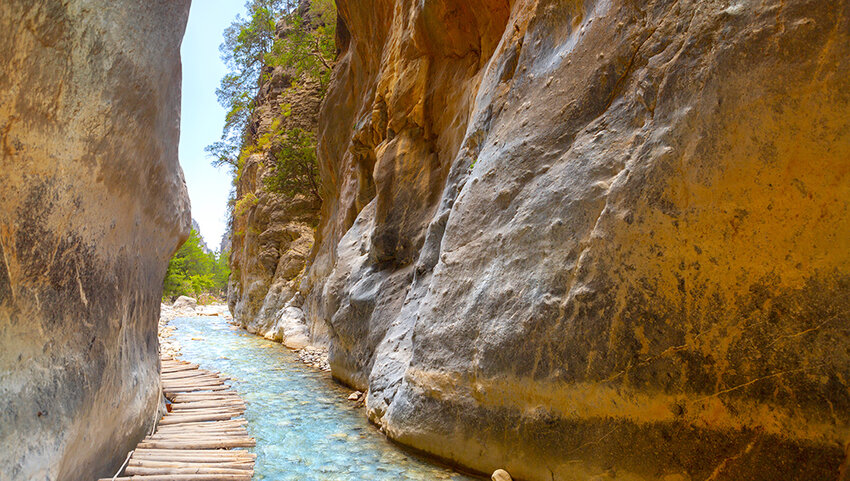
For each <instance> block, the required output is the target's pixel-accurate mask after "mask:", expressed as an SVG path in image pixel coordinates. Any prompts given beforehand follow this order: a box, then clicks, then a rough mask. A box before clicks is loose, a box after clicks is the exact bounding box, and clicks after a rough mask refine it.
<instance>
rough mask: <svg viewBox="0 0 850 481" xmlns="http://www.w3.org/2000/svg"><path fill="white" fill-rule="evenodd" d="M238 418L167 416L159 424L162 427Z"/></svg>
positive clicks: (234, 415) (211, 415) (217, 415)
mask: <svg viewBox="0 0 850 481" xmlns="http://www.w3.org/2000/svg"><path fill="white" fill-rule="evenodd" d="M236 416H238V414H232V413H227V414H202V415H197V416H165V417H164V418H162V420H161V421H160V422H159V424H160V425H161V426H167V425H169V424H181V423H195V422H201V421H224V420H227V419H231V418H233V417H236Z"/></svg>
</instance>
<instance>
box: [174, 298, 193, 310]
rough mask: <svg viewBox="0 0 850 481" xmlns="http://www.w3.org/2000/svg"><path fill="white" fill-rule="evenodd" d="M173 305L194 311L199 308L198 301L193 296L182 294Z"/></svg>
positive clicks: (176, 307) (180, 308)
mask: <svg viewBox="0 0 850 481" xmlns="http://www.w3.org/2000/svg"><path fill="white" fill-rule="evenodd" d="M171 307H173V308H174V309H177V310H180V311H187V310H189V311H194V310H195V309H197V308H198V301H197V300H196V299H195V298H193V297H189V296H180V297H178V298H177V300H175V301H174V304H172V305H171Z"/></svg>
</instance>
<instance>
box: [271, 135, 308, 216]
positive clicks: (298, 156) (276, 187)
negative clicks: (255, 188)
mask: <svg viewBox="0 0 850 481" xmlns="http://www.w3.org/2000/svg"><path fill="white" fill-rule="evenodd" d="M272 142H274V148H273V149H272V153H273V155H274V159H275V169H274V172H273V173H272V174H271V175H269V176H267V177H266V178H265V179H264V183H265V186H266V189H267V190H269V191H270V192H275V193H278V194H283V195H286V196H289V197H295V196H296V195H298V194H304V195H308V196H313V198H315V199H316V200H317V201H320V200H321V199H322V197H321V195H320V194H319V173H318V168H317V166H316V136H315V135H313V133H312V132H308V131H305V130H301V129H298V128H295V129H289V130H286V131H277V132H274V133H273V135H272Z"/></svg>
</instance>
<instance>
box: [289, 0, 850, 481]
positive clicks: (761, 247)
mask: <svg viewBox="0 0 850 481" xmlns="http://www.w3.org/2000/svg"><path fill="white" fill-rule="evenodd" d="M337 4H338V8H339V14H340V24H339V27H338V36H339V39H338V40H339V44H340V47H341V49H342V53H341V56H340V59H339V62H338V64H337V68H336V70H335V73H334V79H333V82H332V85H331V88H330V91H329V93H328V96H327V100H326V101H325V103H324V105H323V110H322V112H321V117H320V123H319V132H320V146H319V159H320V164H321V165H320V167H321V169H322V177H323V181H324V188H325V190H326V192H327V194H326V195H327V196H326V198H325V202H324V205H323V208H322V221H321V225H320V228H319V232H318V239H317V246H316V249H315V252H314V253H315V259H314V261H313V263H312V265H311V268H310V271H309V274H308V276H307V278H306V279H305V282H304V284H303V292H304V293H305V294H306V303H305V306H306V307H305V311H306V312H307V315H308V319H309V322H310V323H312V324H313V325H314V326H324V327H322V328H321V329H327V330H328V332H329V334H330V341H331V351H330V356H331V359H330V361H331V366H332V369H333V372H334V375H335V376H336V377H338V378H340V379H342V380H343V381H345V382H347V383H349V384H351V385H353V386H356V387H357V388H359V389H368V390H369V392H368V401H367V408H368V412H369V416H370V417H371V418H372V419H373V420H374V421H375V422H376V423H379V424H380V425H381V426H382V427H383V428H384V429H385V430H386V432H387V433H388V434H389V435H390V436H391V437H393V438H394V439H396V440H398V441H400V442H402V443H404V444H408V445H410V446H413V447H415V448H418V449H420V450H423V451H426V452H428V453H431V454H434V455H437V456H440V457H443V458H445V459H448V460H451V461H454V462H457V463H460V464H463V465H466V466H470V467H472V468H475V469H478V470H481V471H485V472H488V471H491V470H493V469H494V468H497V467H506V468H507V469H508V471H510V472H511V473H512V474H514V475H515V476H517V477H519V478H520V479H526V480H551V479H557V480H585V479H615V478H616V479H640V480H661V479H663V480H668V481H669V480H690V479H712V480H719V479H735V480H756V479H796V480H811V479H842V478H841V477H842V476H844V477H846V476H848V470H850V468H848V465H850V463H849V462H848V455H847V452H848V451H847V450H848V449H850V448H848V447H847V446H848V445H847V440H848V439H850V390H849V389H850V334H848V331H847V321H848V316H850V301H849V300H850V275H849V274H850V215H848V203H849V202H850V163H848V159H850V115H848V112H850V62H848V61H847V59H848V58H850V2H847V1H834V2H822V1H814V0H808V1H807V0H787V1H772V0H768V1H765V2H749V1H737V2H736V1H696V0H691V1H688V0H679V1H674V0H655V1H648V2H630V1H622V0H614V1H596V0H587V1H583V2H564V1H557V0H515V1H507V0H506V1H502V2H498V1H496V2H494V1H483V0H473V1H468V2H454V1H449V0H436V1H431V2H415V1H412V0H394V1H393V0H377V1H374V2H363V1H354V0H338V2H337ZM316 329H319V328H318V327H317V328H316Z"/></svg>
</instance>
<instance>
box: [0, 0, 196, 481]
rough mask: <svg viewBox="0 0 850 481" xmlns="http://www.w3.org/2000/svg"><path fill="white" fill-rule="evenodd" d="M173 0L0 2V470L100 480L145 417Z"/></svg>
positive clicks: (175, 16)
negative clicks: (98, 478) (143, 0)
mask: <svg viewBox="0 0 850 481" xmlns="http://www.w3.org/2000/svg"><path fill="white" fill-rule="evenodd" d="M188 10H189V1H188V0H178V1H174V0H168V1H166V0H153V1H146V2H137V1H130V0H118V1H115V0H112V1H96V0H71V1H62V2H60V1H53V0H45V1H40V2H31V1H22V0H4V1H3V2H0V185H2V189H0V400H2V402H0V446H2V449H0V479H2V480H3V481H7V480H22V481H23V480H27V481H29V480H61V481H74V480H87V481H88V480H91V479H95V478H97V477H100V476H107V475H109V476H111V475H112V474H113V473H114V471H115V470H116V469H117V468H118V466H119V465H120V464H121V462H122V461H123V460H124V457H125V456H126V454H127V452H128V451H129V450H130V449H132V447H133V446H134V445H135V444H136V442H137V441H138V440H139V439H140V438H141V437H142V436H143V435H144V433H145V431H146V429H147V428H149V427H150V425H151V424H152V423H153V421H154V416H155V415H156V412H157V408H158V403H159V400H160V394H159V356H158V353H157V349H158V343H157V318H158V315H159V301H160V296H161V294H162V278H163V276H164V274H165V269H166V265H167V263H168V259H169V257H170V256H171V254H172V253H173V252H174V250H175V249H176V247H177V245H178V243H179V242H180V241H181V240H182V239H185V237H186V236H187V234H188V230H189V222H190V216H189V201H188V197H187V194H186V186H185V183H184V181H183V174H182V171H181V169H180V167H179V164H178V161H177V142H178V136H179V132H178V129H179V120H180V57H179V47H180V42H181V38H182V36H183V31H184V28H185V23H186V18H187V16H188Z"/></svg>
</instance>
